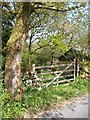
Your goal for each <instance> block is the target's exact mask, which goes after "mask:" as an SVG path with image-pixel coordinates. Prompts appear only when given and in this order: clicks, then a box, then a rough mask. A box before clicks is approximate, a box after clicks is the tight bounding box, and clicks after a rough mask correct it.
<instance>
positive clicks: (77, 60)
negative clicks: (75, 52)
mask: <svg viewBox="0 0 90 120" xmlns="http://www.w3.org/2000/svg"><path fill="white" fill-rule="evenodd" d="M78 76H79V59H77V77H78Z"/></svg>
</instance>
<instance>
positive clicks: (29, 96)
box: [1, 78, 88, 118]
mask: <svg viewBox="0 0 90 120" xmlns="http://www.w3.org/2000/svg"><path fill="white" fill-rule="evenodd" d="M87 85H88V82H87V80H84V79H81V78H78V79H77V80H76V81H75V82H72V83H70V85H69V86H61V85H60V86H54V87H48V88H42V90H41V91H39V90H37V89H36V88H34V87H31V88H30V87H28V88H27V90H26V92H25V95H24V98H23V100H22V101H14V102H11V101H10V96H9V95H8V93H7V91H6V90H3V92H2V95H1V97H2V103H1V104H2V117H3V118H16V117H20V116H23V114H24V113H25V112H26V111H27V110H28V108H31V109H32V113H33V112H34V109H37V110H38V109H43V110H44V109H48V108H49V107H51V106H52V105H54V104H55V103H57V102H63V101H65V100H69V99H70V98H72V97H77V96H81V95H84V94H85V93H87V91H88V87H87Z"/></svg>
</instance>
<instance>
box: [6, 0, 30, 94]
mask: <svg viewBox="0 0 90 120" xmlns="http://www.w3.org/2000/svg"><path fill="white" fill-rule="evenodd" d="M17 4H18V5H19V11H18V15H17V21H16V25H15V27H14V28H13V31H12V34H11V37H10V39H9V40H8V42H7V46H6V47H7V57H6V63H5V85H6V88H7V89H8V91H9V92H10V93H11V94H12V93H13V94H14V93H15V92H16V90H18V89H19V90H20V88H19V87H20V86H21V60H22V52H23V48H24V44H25V41H26V33H27V32H28V30H29V17H30V14H31V4H30V3H27V2H25V3H17Z"/></svg>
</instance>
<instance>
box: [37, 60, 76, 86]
mask: <svg viewBox="0 0 90 120" xmlns="http://www.w3.org/2000/svg"><path fill="white" fill-rule="evenodd" d="M75 68H76V66H75V62H74V61H73V62H70V61H60V64H58V65H51V66H40V67H35V70H36V71H37V76H38V77H39V78H40V80H41V83H42V86H46V87H48V86H51V85H59V84H65V83H68V82H71V81H73V80H74V79H75V75H76V74H75V72H76V69H75Z"/></svg>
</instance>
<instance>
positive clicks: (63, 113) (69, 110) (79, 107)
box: [39, 95, 88, 118]
mask: <svg viewBox="0 0 90 120" xmlns="http://www.w3.org/2000/svg"><path fill="white" fill-rule="evenodd" d="M39 118H88V95H86V96H84V97H82V98H79V99H77V100H76V101H71V102H70V103H67V104H66V105H65V106H64V107H63V108H59V109H57V110H53V111H51V112H45V113H43V114H41V115H40V116H39Z"/></svg>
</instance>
